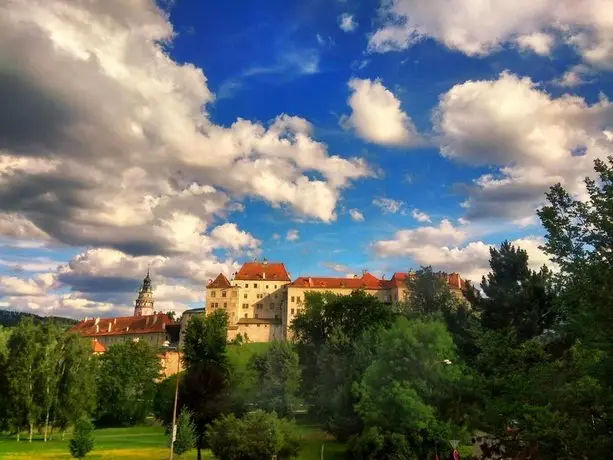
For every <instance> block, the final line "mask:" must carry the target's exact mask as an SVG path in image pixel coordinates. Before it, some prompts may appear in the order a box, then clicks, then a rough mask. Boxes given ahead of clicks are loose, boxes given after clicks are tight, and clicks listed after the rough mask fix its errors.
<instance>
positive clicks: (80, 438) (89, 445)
mask: <svg viewBox="0 0 613 460" xmlns="http://www.w3.org/2000/svg"><path fill="white" fill-rule="evenodd" d="M93 431H94V426H93V425H92V422H91V421H90V420H89V419H88V418H81V419H79V421H78V422H77V423H76V425H75V430H74V435H73V437H72V439H71V440H70V443H69V444H68V448H69V449H70V455H72V456H73V457H74V458H79V459H81V458H85V456H86V455H87V454H88V453H89V452H91V450H92V449H93V448H94V435H93Z"/></svg>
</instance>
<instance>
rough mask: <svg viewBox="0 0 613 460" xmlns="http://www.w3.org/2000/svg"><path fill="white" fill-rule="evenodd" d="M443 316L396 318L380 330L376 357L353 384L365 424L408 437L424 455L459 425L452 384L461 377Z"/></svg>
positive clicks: (456, 431)
mask: <svg viewBox="0 0 613 460" xmlns="http://www.w3.org/2000/svg"><path fill="white" fill-rule="evenodd" d="M464 375H465V372H464V368H463V366H462V365H461V364H460V363H458V362H456V352H455V346H454V343H453V338H452V336H451V335H450V334H449V332H448V331H447V328H446V326H445V324H444V323H443V322H442V321H438V320H430V319H424V320H422V319H415V320H409V319H407V318H403V317H401V318H398V320H397V321H396V323H395V324H394V326H393V327H392V328H391V329H389V330H386V331H382V332H381V337H380V342H379V344H378V346H377V350H376V355H375V359H374V360H373V361H372V364H370V366H368V368H367V369H366V371H365V372H364V376H363V377H362V379H361V382H360V383H359V384H357V385H356V386H355V388H354V390H355V392H356V393H357V396H358V398H359V400H358V402H357V404H356V411H357V413H358V414H359V415H360V417H362V419H363V421H364V425H365V427H366V428H367V429H368V428H370V427H378V428H379V429H380V430H382V431H383V432H388V433H398V434H402V435H405V436H406V437H407V440H408V443H409V445H410V446H411V451H412V452H415V453H416V454H418V456H419V458H425V457H426V456H427V455H428V453H429V451H430V449H431V448H432V446H433V445H434V443H435V442H437V441H438V442H440V441H444V440H445V439H449V436H450V435H452V434H454V435H457V434H459V433H460V432H461V431H462V429H463V428H462V425H463V422H464V420H463V416H462V414H461V413H458V411H457V410H455V409H456V407H457V406H456V401H455V397H456V394H457V390H456V387H457V386H458V385H459V382H460V381H461V380H462V379H463V378H464Z"/></svg>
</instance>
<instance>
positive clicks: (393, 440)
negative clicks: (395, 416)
mask: <svg viewBox="0 0 613 460" xmlns="http://www.w3.org/2000/svg"><path fill="white" fill-rule="evenodd" d="M347 456H348V458H351V459H355V460H417V455H415V453H414V452H413V450H412V449H411V446H410V445H409V443H408V441H407V439H406V437H405V436H403V435H401V434H399V433H390V432H385V431H382V430H380V429H379V428H376V427H373V428H369V429H367V430H365V431H364V432H363V433H362V434H361V435H360V436H355V437H354V438H352V440H351V441H350V443H349V449H348V451H347Z"/></svg>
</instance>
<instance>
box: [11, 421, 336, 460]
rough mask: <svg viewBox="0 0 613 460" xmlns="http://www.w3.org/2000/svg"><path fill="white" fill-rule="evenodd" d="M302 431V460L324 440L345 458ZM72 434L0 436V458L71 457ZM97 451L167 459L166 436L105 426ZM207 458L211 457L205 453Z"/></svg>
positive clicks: (311, 431) (103, 457) (303, 427)
mask: <svg viewBox="0 0 613 460" xmlns="http://www.w3.org/2000/svg"><path fill="white" fill-rule="evenodd" d="M299 426H300V432H301V435H302V436H303V443H302V444H303V448H302V452H301V454H300V457H299V459H300V460H319V458H320V450H321V445H322V443H324V444H325V447H324V453H325V456H324V458H325V459H326V460H340V459H342V458H344V451H345V450H344V449H345V448H344V445H343V444H341V443H338V442H335V441H333V440H331V439H330V438H329V436H327V435H326V434H325V433H324V432H322V431H321V430H320V429H319V428H317V427H316V426H313V425H308V424H306V423H305V422H301V423H300V425H299ZM70 436H71V434H70V433H67V434H66V439H65V440H64V441H62V440H60V437H59V435H57V434H55V435H54V437H53V440H51V441H47V442H46V443H44V442H43V440H42V436H40V435H36V436H34V438H33V441H32V443H29V442H28V441H27V439H26V440H25V441H24V440H23V437H22V440H21V441H20V442H17V441H16V440H15V437H14V436H11V437H8V436H6V435H0V459H2V460H25V459H33V460H34V459H45V460H46V459H58V460H59V459H65V460H67V459H70V458H71V457H70V454H69V452H68V440H69V439H70ZM94 437H95V444H94V450H93V451H92V452H91V453H90V454H89V455H88V456H87V458H88V459H92V460H113V459H117V460H127V459H143V460H145V459H146V460H158V459H159V460H162V459H166V458H168V447H167V437H166V435H165V434H164V430H163V429H162V428H160V427H155V426H154V427H133V428H104V429H100V430H95V431H94ZM203 457H204V458H206V459H210V458H212V457H211V456H210V454H209V455H203ZM195 458H196V451H192V452H190V453H189V454H187V455H184V456H183V457H181V459H183V460H194V459H195Z"/></svg>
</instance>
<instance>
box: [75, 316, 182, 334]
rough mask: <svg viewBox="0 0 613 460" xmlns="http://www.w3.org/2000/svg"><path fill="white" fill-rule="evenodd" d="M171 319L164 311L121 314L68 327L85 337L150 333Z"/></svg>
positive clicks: (161, 329) (170, 321) (88, 320)
mask: <svg viewBox="0 0 613 460" xmlns="http://www.w3.org/2000/svg"><path fill="white" fill-rule="evenodd" d="M169 324H172V320H171V319H170V318H169V317H168V315H167V314H166V313H157V314H155V315H149V316H121V317H117V318H94V319H86V320H85V321H81V322H80V323H78V324H76V325H74V326H73V327H71V328H70V330H69V332H75V333H77V334H80V335H82V336H85V337H100V336H109V335H123V334H151V333H160V332H164V331H165V330H166V326H167V325H169Z"/></svg>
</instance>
